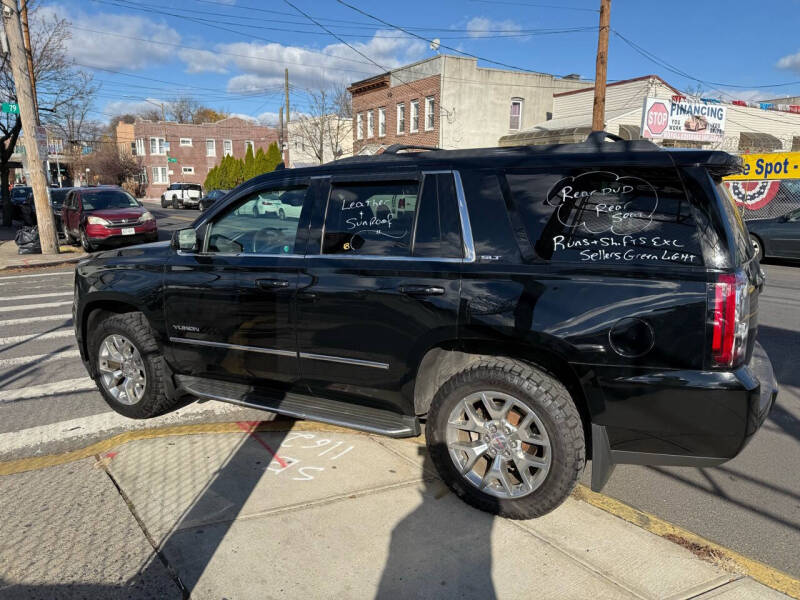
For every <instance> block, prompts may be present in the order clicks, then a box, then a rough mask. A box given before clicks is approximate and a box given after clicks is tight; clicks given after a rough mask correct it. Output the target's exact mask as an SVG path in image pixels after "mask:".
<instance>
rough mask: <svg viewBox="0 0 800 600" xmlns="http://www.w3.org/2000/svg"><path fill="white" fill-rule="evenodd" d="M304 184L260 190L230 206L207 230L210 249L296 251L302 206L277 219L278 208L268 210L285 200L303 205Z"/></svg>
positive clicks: (270, 251) (257, 251)
mask: <svg viewBox="0 0 800 600" xmlns="http://www.w3.org/2000/svg"><path fill="white" fill-rule="evenodd" d="M306 189H307V188H306V187H305V186H291V187H277V188H270V189H268V190H260V191H258V192H254V193H253V194H250V195H249V196H246V197H244V198H242V199H240V200H239V201H238V202H236V203H235V204H233V205H231V206H230V207H229V208H228V210H226V211H225V212H224V213H223V214H222V216H220V218H219V219H217V220H216V221H214V222H213V223H212V224H211V225H210V228H209V232H208V246H207V251H208V252H211V253H217V252H218V253H225V254H293V253H294V245H295V238H296V237H297V225H298V222H299V219H300V209H298V210H297V211H295V212H294V213H292V214H285V215H284V218H282V219H281V218H278V213H277V212H276V211H269V210H267V209H268V208H269V206H271V204H267V202H268V201H267V200H266V199H269V201H270V202H271V201H274V203H275V204H276V205H277V204H280V203H281V201H282V200H283V199H287V201H288V200H291V201H292V202H294V203H297V199H298V198H300V201H299V206H300V208H302V204H303V203H302V198H304V197H305V191H306Z"/></svg>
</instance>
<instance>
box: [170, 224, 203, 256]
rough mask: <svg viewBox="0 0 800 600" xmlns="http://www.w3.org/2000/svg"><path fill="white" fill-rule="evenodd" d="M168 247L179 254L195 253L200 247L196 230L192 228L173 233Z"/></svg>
mask: <svg viewBox="0 0 800 600" xmlns="http://www.w3.org/2000/svg"><path fill="white" fill-rule="evenodd" d="M170 245H171V246H172V248H173V249H174V250H180V251H181V252H197V249H198V248H199V247H200V243H199V240H198V237H197V230H195V228H194V227H189V228H187V229H178V230H177V231H175V232H173V234H172V242H171V244H170Z"/></svg>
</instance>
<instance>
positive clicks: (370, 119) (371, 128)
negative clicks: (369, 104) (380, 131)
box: [367, 110, 375, 138]
mask: <svg viewBox="0 0 800 600" xmlns="http://www.w3.org/2000/svg"><path fill="white" fill-rule="evenodd" d="M367 137H368V138H371V137H375V113H374V112H373V111H371V110H370V111H367Z"/></svg>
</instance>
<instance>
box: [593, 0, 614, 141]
mask: <svg viewBox="0 0 800 600" xmlns="http://www.w3.org/2000/svg"><path fill="white" fill-rule="evenodd" d="M610 22H611V0H600V30H599V31H598V35H597V64H596V66H595V75H594V106H593V107H592V131H602V130H603V129H605V121H606V73H607V71H608V30H609V23H610Z"/></svg>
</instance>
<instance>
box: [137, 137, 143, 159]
mask: <svg viewBox="0 0 800 600" xmlns="http://www.w3.org/2000/svg"><path fill="white" fill-rule="evenodd" d="M136 156H144V138H139V139H137V140H136Z"/></svg>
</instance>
